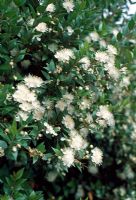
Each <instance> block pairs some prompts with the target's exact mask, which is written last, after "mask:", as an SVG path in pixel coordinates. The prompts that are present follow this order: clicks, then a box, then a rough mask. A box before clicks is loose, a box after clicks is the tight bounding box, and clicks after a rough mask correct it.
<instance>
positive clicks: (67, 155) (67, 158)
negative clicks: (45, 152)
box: [62, 148, 74, 167]
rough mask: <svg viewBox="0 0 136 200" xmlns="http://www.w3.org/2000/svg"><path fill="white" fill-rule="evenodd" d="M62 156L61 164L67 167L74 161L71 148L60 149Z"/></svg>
mask: <svg viewBox="0 0 136 200" xmlns="http://www.w3.org/2000/svg"><path fill="white" fill-rule="evenodd" d="M62 152H63V156H62V161H63V164H64V165H66V166H67V167H70V166H71V165H73V163H74V151H73V150H72V149H71V148H65V149H63V150H62Z"/></svg>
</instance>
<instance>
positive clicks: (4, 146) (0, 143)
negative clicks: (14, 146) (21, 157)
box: [0, 140, 8, 149]
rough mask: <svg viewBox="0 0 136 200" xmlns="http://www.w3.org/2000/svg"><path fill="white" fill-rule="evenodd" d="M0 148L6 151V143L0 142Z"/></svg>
mask: <svg viewBox="0 0 136 200" xmlns="http://www.w3.org/2000/svg"><path fill="white" fill-rule="evenodd" d="M0 147H2V148H3V149H6V148H7V147H8V146H7V143H6V142H5V141H3V140H0Z"/></svg>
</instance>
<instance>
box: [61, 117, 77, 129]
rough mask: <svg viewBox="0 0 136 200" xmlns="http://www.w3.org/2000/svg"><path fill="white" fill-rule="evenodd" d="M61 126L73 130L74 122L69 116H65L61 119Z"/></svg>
mask: <svg viewBox="0 0 136 200" xmlns="http://www.w3.org/2000/svg"><path fill="white" fill-rule="evenodd" d="M63 124H64V125H65V126H66V128H68V129H74V127H75V122H74V120H73V119H72V117H71V116H70V115H65V117H63Z"/></svg>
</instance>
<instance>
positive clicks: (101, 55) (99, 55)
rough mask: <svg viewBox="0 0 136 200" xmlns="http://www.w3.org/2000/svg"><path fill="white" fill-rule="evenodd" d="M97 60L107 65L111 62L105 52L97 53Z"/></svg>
mask: <svg viewBox="0 0 136 200" xmlns="http://www.w3.org/2000/svg"><path fill="white" fill-rule="evenodd" d="M95 59H96V60H97V61H99V62H102V63H106V62H107V61H108V60H109V56H108V54H107V53H106V52H104V51H97V52H96V54H95Z"/></svg>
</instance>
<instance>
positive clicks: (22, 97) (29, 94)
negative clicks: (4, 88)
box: [13, 84, 36, 103]
mask: <svg viewBox="0 0 136 200" xmlns="http://www.w3.org/2000/svg"><path fill="white" fill-rule="evenodd" d="M13 98H14V100H15V101H17V102H19V103H22V102H24V101H28V102H32V101H35V100H36V94H35V92H33V91H30V90H29V89H28V88H27V87H26V86H25V85H24V84H18V86H17V90H16V91H15V92H14V94H13Z"/></svg>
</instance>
